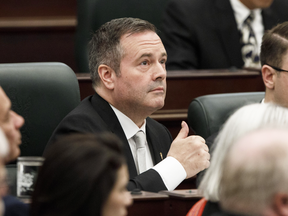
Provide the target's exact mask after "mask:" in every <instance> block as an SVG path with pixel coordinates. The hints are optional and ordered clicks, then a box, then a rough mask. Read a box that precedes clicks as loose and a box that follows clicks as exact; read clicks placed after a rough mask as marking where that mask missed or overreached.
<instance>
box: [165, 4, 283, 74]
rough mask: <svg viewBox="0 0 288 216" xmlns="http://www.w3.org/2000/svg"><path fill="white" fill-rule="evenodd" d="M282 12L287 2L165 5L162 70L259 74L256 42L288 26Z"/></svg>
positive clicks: (258, 48) (257, 44)
mask: <svg viewBox="0 0 288 216" xmlns="http://www.w3.org/2000/svg"><path fill="white" fill-rule="evenodd" d="M287 10H288V1H287V0H201V1H199V0H170V1H169V3H168V4H167V8H166V10H165V12H164V14H163V21H162V36H163V37H162V40H163V43H164V45H165V47H166V50H167V53H168V56H169V59H168V61H167V69H168V70H187V69H228V68H229V69H230V68H232V69H235V68H243V67H245V68H256V69H260V68H261V66H260V61H259V53H260V45H261V39H262V36H263V34H264V33H265V31H266V30H268V29H271V28H272V27H273V26H275V25H277V24H278V23H282V22H285V21H288V13H287Z"/></svg>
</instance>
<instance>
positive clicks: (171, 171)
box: [110, 104, 187, 191]
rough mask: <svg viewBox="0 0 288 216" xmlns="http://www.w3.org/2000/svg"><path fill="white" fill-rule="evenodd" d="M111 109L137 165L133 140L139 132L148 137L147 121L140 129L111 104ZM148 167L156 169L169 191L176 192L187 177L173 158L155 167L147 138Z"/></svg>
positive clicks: (166, 159)
mask: <svg viewBox="0 0 288 216" xmlns="http://www.w3.org/2000/svg"><path fill="white" fill-rule="evenodd" d="M110 106H111V108H112V109H113V111H114V112H115V114H116V116H117V118H118V120H119V122H120V124H121V126H122V129H123V131H124V133H125V136H126V138H127V140H128V143H129V145H130V149H131V152H132V155H133V158H134V162H135V164H137V162H136V143H135V141H134V139H133V136H134V135H135V134H136V133H137V132H138V131H139V130H142V131H143V132H144V134H145V136H146V120H145V121H144V124H143V125H142V126H141V128H139V127H138V126H137V125H136V124H135V123H134V122H133V121H132V120H131V119H130V118H129V117H127V116H126V115H125V114H123V113H122V112H121V111H119V110H118V109H116V108H115V107H113V106H112V105H111V104H110ZM145 149H146V167H147V169H150V168H151V169H154V170H155V171H156V172H158V173H159V175H160V176H161V178H162V180H163V182H164V184H165V186H166V188H167V189H168V190H170V191H171V190H174V189H175V188H176V187H177V186H178V185H179V184H180V183H181V182H182V181H183V180H184V179H185V178H186V176H187V173H186V171H185V169H184V168H183V166H182V165H181V163H180V162H179V161H178V160H177V159H175V158H173V157H167V158H165V159H164V160H162V161H161V162H160V163H158V164H156V165H155V166H154V164H153V161H152V157H151V152H150V149H149V146H148V143H147V138H146V144H145Z"/></svg>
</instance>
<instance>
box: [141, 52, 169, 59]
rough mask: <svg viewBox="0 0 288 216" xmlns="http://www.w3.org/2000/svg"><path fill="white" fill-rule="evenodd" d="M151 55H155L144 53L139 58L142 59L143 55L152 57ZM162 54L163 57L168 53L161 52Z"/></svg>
mask: <svg viewBox="0 0 288 216" xmlns="http://www.w3.org/2000/svg"><path fill="white" fill-rule="evenodd" d="M151 56H153V54H152V53H144V54H142V55H141V56H140V57H139V59H141V58H143V57H149V58H150V57H151ZM161 56H162V57H164V56H167V53H166V52H163V53H162V54H161Z"/></svg>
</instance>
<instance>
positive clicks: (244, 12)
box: [230, 0, 261, 29]
mask: <svg viewBox="0 0 288 216" xmlns="http://www.w3.org/2000/svg"><path fill="white" fill-rule="evenodd" d="M230 3H231V6H232V9H233V11H234V15H235V19H236V22H237V27H238V29H241V28H242V23H243V22H244V20H245V19H246V18H247V17H248V16H249V14H250V13H251V10H250V9H249V8H247V7H246V6H245V5H244V4H243V3H242V2H240V1H239V0H230ZM253 12H254V15H255V18H256V16H261V9H260V8H257V9H254V10H253Z"/></svg>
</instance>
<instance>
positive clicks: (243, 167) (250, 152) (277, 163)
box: [219, 126, 288, 215]
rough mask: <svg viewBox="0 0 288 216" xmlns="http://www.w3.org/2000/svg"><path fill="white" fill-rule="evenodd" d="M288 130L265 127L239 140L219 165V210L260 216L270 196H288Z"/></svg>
mask: <svg viewBox="0 0 288 216" xmlns="http://www.w3.org/2000/svg"><path fill="white" fill-rule="evenodd" d="M287 164H288V129H287V127H286V128H281V127H280V128H277V127H275V126H274V127H272V126H271V127H268V128H267V129H263V130H257V131H255V132H253V133H251V134H250V135H248V136H245V137H244V138H243V139H241V140H239V141H238V142H237V143H235V145H234V146H233V147H231V150H230V151H229V152H228V154H227V155H226V157H225V159H224V163H223V173H222V178H221V181H220V190H219V197H220V203H221V206H222V207H223V209H225V210H227V211H233V212H238V213H242V214H252V215H261V214H262V213H263V211H265V210H267V209H269V208H271V207H272V206H273V202H274V196H275V195H276V194H278V193H285V194H286V195H288V184H287V182H288V170H287Z"/></svg>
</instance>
